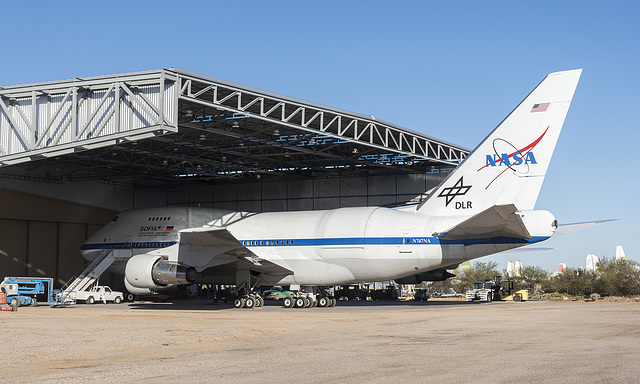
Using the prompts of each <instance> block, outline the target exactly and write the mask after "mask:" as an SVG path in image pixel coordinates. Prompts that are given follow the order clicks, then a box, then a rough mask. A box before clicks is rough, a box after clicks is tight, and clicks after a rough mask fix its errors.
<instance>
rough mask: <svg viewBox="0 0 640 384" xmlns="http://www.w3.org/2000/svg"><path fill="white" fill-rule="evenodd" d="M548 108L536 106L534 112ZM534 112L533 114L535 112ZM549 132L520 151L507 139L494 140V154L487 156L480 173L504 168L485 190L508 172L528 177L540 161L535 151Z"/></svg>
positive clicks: (545, 132)
mask: <svg viewBox="0 0 640 384" xmlns="http://www.w3.org/2000/svg"><path fill="white" fill-rule="evenodd" d="M540 106H542V108H544V110H545V111H546V108H547V107H548V105H546V106H545V105H544V104H536V106H534V110H535V109H537V108H540ZM534 110H532V111H531V112H534ZM548 131H549V127H547V129H545V130H544V132H542V134H541V135H540V137H538V138H537V139H535V140H534V141H532V142H531V143H529V145H526V146H524V147H522V148H520V149H518V148H517V147H516V146H515V145H513V144H511V143H510V142H508V141H507V140H505V139H501V138H497V139H494V140H493V152H494V153H492V154H487V155H486V156H485V165H484V166H483V167H482V168H480V169H478V172H480V171H482V170H483V169H486V168H504V170H503V171H502V172H500V173H499V174H498V176H496V177H495V178H494V179H493V180H491V182H490V183H489V184H487V186H486V187H485V189H488V188H489V186H491V184H492V183H493V182H494V181H496V179H498V178H499V177H500V176H502V175H503V174H504V173H505V172H506V171H507V170H509V169H510V170H512V171H513V172H517V173H518V174H520V175H526V174H527V173H529V170H530V168H529V167H530V166H531V165H534V164H538V160H536V155H535V151H534V149H535V148H536V146H537V145H538V144H540V141H542V139H543V138H544V136H545V135H546V134H547V132H548Z"/></svg>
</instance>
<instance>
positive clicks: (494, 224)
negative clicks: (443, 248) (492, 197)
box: [437, 204, 531, 240]
mask: <svg viewBox="0 0 640 384" xmlns="http://www.w3.org/2000/svg"><path fill="white" fill-rule="evenodd" d="M516 211H517V209H516V206H515V205H513V204H507V205H494V206H492V207H490V208H487V209H485V210H484V211H482V212H480V213H478V214H477V215H475V216H473V217H470V218H469V219H467V220H465V221H463V222H462V223H460V224H458V225H456V226H455V227H453V228H450V229H448V230H446V231H444V232H442V233H440V234H438V235H437V237H438V238H440V239H444V240H465V239H469V240H475V239H487V238H495V237H510V238H516V239H530V238H531V235H530V234H529V231H528V230H527V227H526V226H525V225H524V222H523V221H522V218H520V216H519V215H516V214H515V212H516Z"/></svg>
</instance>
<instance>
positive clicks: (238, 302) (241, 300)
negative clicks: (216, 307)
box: [233, 297, 245, 308]
mask: <svg viewBox="0 0 640 384" xmlns="http://www.w3.org/2000/svg"><path fill="white" fill-rule="evenodd" d="M244 303H245V301H244V298H243V297H237V298H236V299H235V300H233V307H234V308H242V307H244Z"/></svg>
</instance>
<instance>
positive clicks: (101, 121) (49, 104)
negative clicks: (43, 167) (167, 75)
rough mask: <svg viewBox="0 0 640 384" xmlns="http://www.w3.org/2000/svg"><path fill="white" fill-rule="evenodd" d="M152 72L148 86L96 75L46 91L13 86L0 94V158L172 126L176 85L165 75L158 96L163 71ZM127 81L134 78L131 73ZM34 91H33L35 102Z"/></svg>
mask: <svg viewBox="0 0 640 384" xmlns="http://www.w3.org/2000/svg"><path fill="white" fill-rule="evenodd" d="M156 75H157V79H155V80H154V79H153V78H149V74H146V75H145V76H146V77H145V80H144V81H145V82H146V83H150V84H146V85H138V86H134V85H131V84H129V83H128V81H129V80H128V79H123V78H118V77H114V78H113V81H112V82H111V83H109V82H108V81H105V80H104V79H96V84H92V83H91V81H84V82H81V84H82V86H80V87H79V86H78V84H80V83H76V82H75V81H69V82H68V84H62V85H58V86H57V87H56V89H54V90H51V89H47V84H46V83H42V85H39V84H30V85H28V86H24V88H21V87H11V89H10V90H5V91H3V92H1V96H2V101H3V103H4V104H5V105H6V107H7V111H6V112H5V111H4V110H0V146H1V149H0V157H2V156H7V155H16V154H21V153H27V152H29V151H31V150H42V149H46V148H52V150H53V149H55V148H54V147H55V146H57V145H64V144H70V143H76V142H77V143H78V145H82V141H83V140H87V139H94V140H93V141H95V139H96V138H100V137H106V136H110V135H114V134H118V133H123V132H130V131H134V130H136V129H141V128H147V127H153V126H156V125H168V126H171V127H176V125H177V116H176V113H177V86H176V84H175V82H174V81H171V80H169V79H165V84H164V88H163V89H164V92H165V93H164V95H162V96H161V95H160V78H161V74H160V73H157V74H156ZM131 79H132V80H135V79H138V78H137V77H136V75H135V74H132V76H131ZM138 80H139V79H138ZM153 82H156V83H155V84H153ZM125 87H126V88H128V89H129V90H130V91H131V94H132V95H131V94H129V93H128V92H127V91H126V90H125V89H124V88H125ZM74 90H75V91H77V94H76V97H75V98H76V100H77V105H76V116H75V117H76V119H74V116H73V112H74V107H73V100H74V97H73V93H74ZM32 92H35V95H36V96H35V105H34V97H33V95H34V93H32ZM67 93H69V96H67ZM116 93H117V94H118V95H119V96H120V97H118V96H117V95H116ZM16 95H18V96H16ZM141 95H144V98H143V97H142V96H141ZM103 98H104V100H103ZM145 98H146V99H147V100H148V101H149V103H147V101H146V100H145ZM161 99H162V101H163V102H162V105H161V104H160V101H161ZM116 103H117V108H116ZM149 104H151V105H149ZM34 109H35V113H34ZM116 113H118V115H117V116H116ZM161 114H164V116H161ZM34 115H35V123H33V120H34ZM11 120H13V122H14V123H15V127H12V124H11ZM0 160H1V159H0Z"/></svg>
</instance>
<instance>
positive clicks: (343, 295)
mask: <svg viewBox="0 0 640 384" xmlns="http://www.w3.org/2000/svg"><path fill="white" fill-rule="evenodd" d="M334 296H335V298H336V299H337V300H367V298H369V290H368V289H362V288H360V286H358V285H347V286H343V287H341V288H340V289H336V290H335V291H334Z"/></svg>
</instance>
